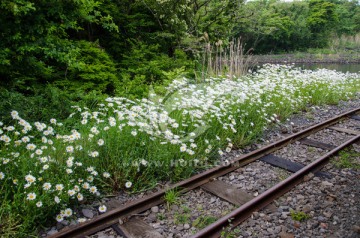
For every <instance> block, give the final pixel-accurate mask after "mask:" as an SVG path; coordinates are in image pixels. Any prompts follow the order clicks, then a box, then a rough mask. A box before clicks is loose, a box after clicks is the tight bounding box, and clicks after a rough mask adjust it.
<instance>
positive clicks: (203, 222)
mask: <svg viewBox="0 0 360 238" xmlns="http://www.w3.org/2000/svg"><path fill="white" fill-rule="evenodd" d="M216 221H217V218H216V217H213V216H200V217H198V218H196V220H195V221H193V223H192V225H193V226H194V227H196V228H198V229H203V228H205V227H207V226H208V225H210V224H212V223H214V222H216Z"/></svg>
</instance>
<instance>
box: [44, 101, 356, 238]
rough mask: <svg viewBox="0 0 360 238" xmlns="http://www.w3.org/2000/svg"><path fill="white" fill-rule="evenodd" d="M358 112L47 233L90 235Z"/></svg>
mask: <svg viewBox="0 0 360 238" xmlns="http://www.w3.org/2000/svg"><path fill="white" fill-rule="evenodd" d="M358 111H360V107H359V108H356V109H353V110H351V111H348V112H346V113H343V114H340V115H338V116H336V117H333V118H331V119H328V120H326V121H324V122H322V123H319V124H316V125H313V126H311V127H309V128H307V129H305V130H303V131H300V132H297V133H295V134H293V135H291V136H288V137H286V138H284V139H281V140H279V141H276V142H274V143H271V144H269V145H266V146H264V147H262V148H260V149H257V150H254V151H252V152H250V153H247V154H244V155H241V156H239V157H237V158H235V159H234V160H232V161H231V162H230V164H228V165H219V166H216V167H214V168H211V169H209V170H206V171H204V172H202V173H199V174H197V175H194V176H192V177H190V178H188V179H186V180H183V181H181V182H179V183H176V184H174V185H171V186H169V187H167V188H165V189H162V190H160V191H158V192H156V193H153V194H151V195H149V196H147V197H145V198H142V199H139V200H136V201H133V202H130V203H128V204H125V205H123V206H121V207H119V208H115V209H114V210H111V211H109V212H107V213H104V214H102V215H99V216H97V217H95V218H94V219H92V220H89V221H87V222H84V223H80V224H78V225H76V226H73V227H66V228H64V229H63V230H61V231H60V232H58V233H55V234H54V235H52V236H50V237H51V238H60V237H64V238H65V237H85V236H87V235H91V234H94V233H96V232H98V231H100V230H103V229H105V228H107V227H110V226H111V225H113V224H116V223H117V222H118V221H119V219H124V218H126V217H128V216H130V215H132V214H137V213H141V212H144V211H146V210H148V209H150V208H151V207H153V206H156V205H159V204H161V203H163V202H164V199H163V197H164V195H165V193H166V192H167V191H168V190H169V189H181V190H180V191H179V192H180V193H186V192H188V191H190V190H192V189H194V188H197V187H199V186H201V185H203V184H205V183H207V182H209V181H210V180H212V179H214V178H217V177H219V176H222V175H225V174H227V173H230V172H232V171H234V170H236V169H237V168H239V167H241V166H244V165H246V164H249V163H251V162H253V161H255V160H257V159H259V158H261V157H262V156H265V155H267V154H270V153H271V152H273V151H276V150H278V149H280V148H282V147H285V146H286V145H288V144H290V143H293V142H295V141H297V140H300V139H302V138H305V137H307V136H309V135H311V134H313V133H315V132H317V131H320V130H322V129H324V128H326V127H329V126H331V125H333V124H335V123H337V122H338V121H340V120H341V119H343V118H346V117H348V116H349V115H352V114H354V113H356V112H358Z"/></svg>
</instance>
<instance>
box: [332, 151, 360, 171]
mask: <svg viewBox="0 0 360 238" xmlns="http://www.w3.org/2000/svg"><path fill="white" fill-rule="evenodd" d="M332 163H333V164H334V165H335V166H336V167H338V168H350V169H360V152H356V151H355V150H352V149H345V150H342V151H340V153H339V155H338V156H336V157H335V158H334V159H333V160H332Z"/></svg>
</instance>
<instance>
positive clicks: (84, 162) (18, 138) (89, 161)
mask: <svg viewBox="0 0 360 238" xmlns="http://www.w3.org/2000/svg"><path fill="white" fill-rule="evenodd" d="M354 88H355V89H356V88H357V89H359V88H360V75H359V74H348V73H347V74H344V73H339V72H336V71H331V70H317V71H308V70H300V69H297V68H294V67H292V66H280V65H265V66H264V67H263V68H261V69H258V70H257V72H256V73H253V74H250V75H246V76H244V77H242V78H239V79H231V80H230V79H217V78H210V79H208V80H206V81H205V82H203V83H197V84H192V83H190V82H189V81H188V80H186V79H183V80H175V81H174V82H173V84H172V85H170V86H169V89H168V91H169V93H168V95H165V96H164V97H160V96H158V95H156V94H154V93H151V94H150V96H149V98H148V99H142V100H134V101H133V100H129V99H127V98H123V97H113V98H108V99H106V100H105V102H104V103H102V104H99V107H98V108H97V109H96V110H90V109H89V108H82V107H78V106H75V107H74V113H73V114H71V115H70V117H71V119H72V120H73V121H75V123H77V124H76V125H74V128H76V129H73V130H71V132H70V133H68V134H60V133H58V132H57V130H58V129H59V128H60V129H61V127H62V124H61V123H59V122H58V121H57V120H56V119H51V120H50V123H49V124H45V123H40V122H36V123H33V124H30V123H28V122H27V121H25V120H24V119H22V118H20V116H19V115H18V113H17V112H16V111H13V112H12V117H13V119H14V121H15V123H14V125H3V123H1V122H0V127H1V129H0V148H1V151H0V162H1V163H0V181H1V183H2V184H5V186H3V187H5V188H9V191H10V190H11V191H13V190H12V189H10V187H12V186H15V187H16V188H17V189H16V191H18V193H19V194H20V195H18V196H16V199H23V202H24V204H26V205H28V206H29V207H30V208H29V209H32V208H33V207H34V208H36V209H47V208H49V207H56V208H57V209H58V211H59V213H58V215H57V216H56V220H57V221H62V220H63V219H66V218H69V217H72V216H73V211H72V210H71V209H70V207H69V204H74V203H76V202H79V203H81V202H82V201H83V200H84V199H85V198H87V197H89V196H90V197H91V196H99V195H100V192H99V190H100V189H99V185H104V184H107V183H108V182H110V181H112V182H113V184H117V186H119V187H123V188H124V189H128V188H131V187H132V186H133V183H134V182H136V179H137V177H138V176H141V175H142V174H146V173H142V172H143V170H145V169H150V168H151V171H152V173H159V174H160V173H168V171H164V168H163V167H159V168H153V167H152V166H153V162H154V160H164V161H170V160H177V161H178V162H180V163H179V164H180V165H181V164H185V163H184V162H186V161H196V162H198V161H199V160H207V159H208V157H210V156H214V155H216V154H218V155H224V154H226V153H229V152H230V151H231V150H232V149H233V147H234V143H240V142H241V141H242V140H244V141H246V139H247V138H252V136H255V135H256V133H258V132H259V131H262V130H263V129H265V128H266V127H267V126H268V125H269V124H271V123H277V122H279V119H280V118H281V117H284V116H287V115H286V113H289V112H294V111H296V110H298V109H300V108H301V107H303V106H304V105H306V104H308V103H314V102H316V101H315V99H316V98H320V99H324V98H325V99H326V98H327V97H329V98H331V97H333V96H335V95H338V96H339V97H341V98H347V97H350V96H351V95H352V94H353V93H354V90H353V89H354ZM58 131H60V130H58ZM125 162H126V163H125ZM195 164H196V163H195ZM154 171H155V172H154ZM149 173H150V172H149ZM114 174H116V176H115V175H114ZM119 181H120V185H119ZM105 211H106V207H105V206H103V205H102V206H100V207H99V212H105ZM83 220H84V219H80V220H79V221H83Z"/></svg>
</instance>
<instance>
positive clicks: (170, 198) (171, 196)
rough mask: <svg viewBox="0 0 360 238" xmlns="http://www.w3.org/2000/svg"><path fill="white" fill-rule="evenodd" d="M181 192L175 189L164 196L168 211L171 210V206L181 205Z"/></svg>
mask: <svg viewBox="0 0 360 238" xmlns="http://www.w3.org/2000/svg"><path fill="white" fill-rule="evenodd" d="M179 198H180V192H178V191H176V190H175V189H170V190H168V191H167V192H166V193H165V195H164V200H165V202H166V205H167V208H168V210H170V206H171V205H174V204H179V203H180V201H179Z"/></svg>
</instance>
